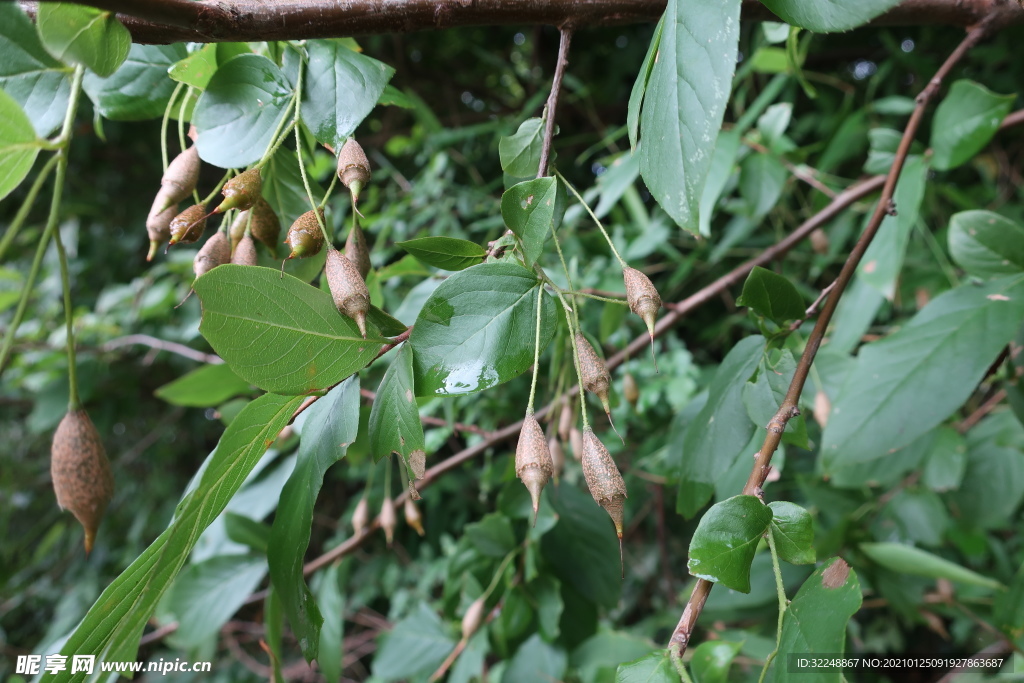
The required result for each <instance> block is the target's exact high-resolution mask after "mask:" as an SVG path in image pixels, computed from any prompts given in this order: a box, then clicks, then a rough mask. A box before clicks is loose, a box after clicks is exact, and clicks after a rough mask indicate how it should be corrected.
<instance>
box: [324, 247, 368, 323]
mask: <svg viewBox="0 0 1024 683" xmlns="http://www.w3.org/2000/svg"><path fill="white" fill-rule="evenodd" d="M324 273H325V275H326V276H327V286H328V287H329V288H330V290H331V296H332V297H334V305H335V306H337V307H338V310H339V311H341V312H342V313H344V314H345V315H347V316H348V317H350V318H352V319H353V320H355V321H356V325H358V326H359V333H360V334H362V335H363V339H366V312H367V311H368V310H370V292H369V290H367V289H366V282H364V281H363V278H362V276H360V275H359V271H358V270H357V269H356V267H355V265H353V264H352V262H351V261H349V260H348V259H347V258H345V257H344V256H342V254H341V252H340V251H338V250H337V249H333V248H332V249H331V250H329V251H328V252H327V265H326V267H325V269H324Z"/></svg>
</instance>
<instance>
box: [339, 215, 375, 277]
mask: <svg viewBox="0 0 1024 683" xmlns="http://www.w3.org/2000/svg"><path fill="white" fill-rule="evenodd" d="M345 258H347V259H348V260H349V261H351V262H352V263H354V264H355V266H356V268H357V269H358V270H359V275H360V276H361V277H362V278H363V279H364V280H365V279H366V275H367V273H369V272H370V268H372V267H373V265H372V264H371V263H370V248H369V247H368V246H367V245H366V235H364V234H363V229H362V228H360V227H359V226H358V225H353V226H352V229H351V230H349V232H348V239H347V240H345Z"/></svg>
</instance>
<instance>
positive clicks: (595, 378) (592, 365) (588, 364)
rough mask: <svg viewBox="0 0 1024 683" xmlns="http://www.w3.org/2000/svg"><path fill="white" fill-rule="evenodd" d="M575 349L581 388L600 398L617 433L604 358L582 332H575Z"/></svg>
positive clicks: (610, 382)
mask: <svg viewBox="0 0 1024 683" xmlns="http://www.w3.org/2000/svg"><path fill="white" fill-rule="evenodd" d="M576 350H577V353H579V356H580V377H581V378H582V380H583V388H584V389H586V390H587V391H589V392H591V393H592V394H594V395H596V396H597V398H598V399H600V401H601V407H602V408H604V413H605V415H607V416H608V422H609V423H610V424H611V426H612V429H613V430H615V433H616V434H618V433H619V430H617V429H615V423H614V422H612V408H611V404H610V403H609V402H608V389H609V388H610V387H611V384H612V378H611V375H609V374H608V366H606V365H605V363H604V359H603V358H601V357H600V356H598V355H597V351H595V350H594V347H593V346H591V345H590V342H588V341H587V338H586V337H584V336H583V333H582V332H577V333H576ZM619 439H622V436H621V435H619ZM623 443H625V441H623Z"/></svg>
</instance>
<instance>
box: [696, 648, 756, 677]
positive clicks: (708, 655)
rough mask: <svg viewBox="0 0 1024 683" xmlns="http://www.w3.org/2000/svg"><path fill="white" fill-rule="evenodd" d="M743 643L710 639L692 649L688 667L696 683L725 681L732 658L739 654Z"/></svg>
mask: <svg viewBox="0 0 1024 683" xmlns="http://www.w3.org/2000/svg"><path fill="white" fill-rule="evenodd" d="M742 646H743V643H731V642H727V641H724V640H710V641H708V642H706V643H701V644H700V645H698V646H697V647H696V648H695V649H694V650H693V658H692V659H691V660H690V669H691V670H692V671H693V680H694V681H696V682H697V683H726V681H728V680H729V668H730V667H731V666H732V660H733V659H735V658H736V655H738V654H739V652H740V648H741V647H742Z"/></svg>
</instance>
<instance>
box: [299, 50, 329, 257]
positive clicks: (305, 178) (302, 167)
mask: <svg viewBox="0 0 1024 683" xmlns="http://www.w3.org/2000/svg"><path fill="white" fill-rule="evenodd" d="M305 71H306V69H305V62H303V64H302V66H301V67H300V68H299V82H298V85H296V86H295V92H296V96H295V118H294V120H293V121H292V123H293V124H294V128H295V156H296V157H297V158H298V160H299V175H301V176H302V186H303V187H304V188H306V198H307V199H309V205H310V206H311V207H312V208H313V215H314V216H315V217H316V224H317V225H319V226H320V232H321V233H323V236H324V242H326V243H327V246H328V247H330V248H333V246H334V240H332V239H331V236H330V235H328V234H327V226H326V225H324V220H323V219H322V218H321V217H320V212H319V211H317V209H318V208H321V207H322V206H323V205H322V204H321V205H320V206H319V207H318V206H317V203H316V201H315V200H314V199H313V189H312V188H311V187H310V185H309V176H308V175H306V163H305V162H304V161H303V160H302V135H301V131H300V130H299V126H298V122H299V118H300V117H301V116H302V76H303V74H304V73H305ZM331 186H332V187H333V186H334V183H331ZM325 201H326V197H325Z"/></svg>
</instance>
